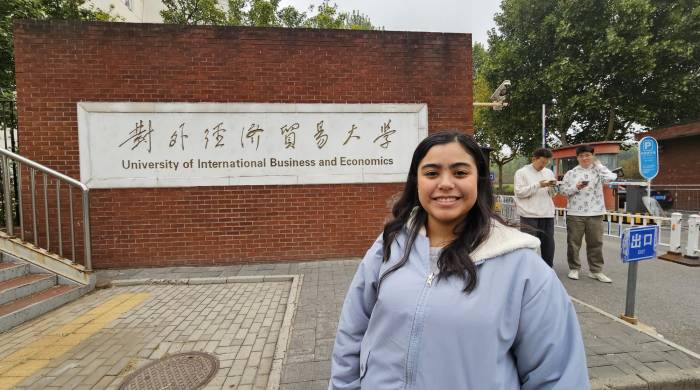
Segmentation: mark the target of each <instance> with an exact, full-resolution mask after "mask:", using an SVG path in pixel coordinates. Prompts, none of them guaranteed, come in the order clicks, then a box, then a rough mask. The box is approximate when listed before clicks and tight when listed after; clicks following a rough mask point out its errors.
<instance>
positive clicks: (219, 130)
mask: <svg viewBox="0 0 700 390" xmlns="http://www.w3.org/2000/svg"><path fill="white" fill-rule="evenodd" d="M143 123H144V122H143V120H139V121H138V122H137V123H136V127H135V128H134V129H131V130H129V132H128V134H127V135H128V137H127V138H126V139H125V140H124V141H123V142H121V143H120V144H119V147H120V148H121V147H123V146H125V145H127V146H131V149H132V150H133V149H135V148H136V147H138V146H139V145H141V144H142V143H146V145H147V150H148V153H151V143H152V136H153V133H154V132H155V133H156V137H157V136H158V134H157V132H156V131H155V129H154V128H152V125H151V121H150V120H149V121H148V129H144V124H143ZM390 125H391V119H389V120H388V121H386V122H385V123H384V124H383V125H382V126H381V128H380V129H379V132H380V134H379V136H378V137H377V138H375V139H374V141H373V143H374V144H376V145H378V146H379V147H381V148H383V149H388V148H389V146H390V145H391V140H390V139H389V136H391V135H393V134H396V133H397V130H395V129H391V128H390ZM323 126H324V124H323V121H320V122H318V123H317V124H316V132H315V133H314V136H313V138H314V140H315V142H316V146H317V147H318V148H319V149H323V147H324V146H326V143H327V142H328V134H326V131H325V130H324V128H323ZM299 127H300V126H299V123H294V124H292V125H284V126H282V127H281V128H280V129H281V133H282V135H283V136H284V138H283V145H284V148H285V149H289V148H291V149H294V148H295V145H296V131H297V130H299ZM356 130H358V128H357V125H355V124H353V125H352V128H351V129H350V130H349V131H348V132H347V137H345V140H344V141H343V142H342V144H341V145H342V146H345V145H347V144H348V141H350V139H358V140H359V139H360V136H358V135H354V133H355V131H356ZM264 131H265V130H263V129H262V128H261V127H260V125H259V124H255V123H253V124H251V125H250V126H249V127H248V130H247V131H246V130H245V127H243V129H242V130H241V148H245V145H246V142H244V135H245V139H246V140H249V141H250V143H251V144H252V145H255V150H258V149H259V147H260V139H261V136H262V134H263V132H264ZM225 133H226V129H225V128H224V127H223V122H219V123H218V124H216V125H215V126H213V127H212V128H211V130H209V128H208V127H207V128H205V129H204V138H203V147H204V149H208V148H209V144H210V136H211V137H213V139H212V140H211V141H212V144H213V147H215V148H219V147H223V146H224V142H223V141H224V134H225ZM186 138H189V136H188V135H187V134H186V133H185V123H184V122H183V123H181V124H180V125H179V126H178V129H177V130H175V131H173V133H172V134H171V135H170V137H169V142H168V147H170V148H172V147H173V146H175V145H176V144H177V143H178V139H179V140H180V146H181V148H182V150H185V139H186ZM130 142H131V143H130Z"/></svg>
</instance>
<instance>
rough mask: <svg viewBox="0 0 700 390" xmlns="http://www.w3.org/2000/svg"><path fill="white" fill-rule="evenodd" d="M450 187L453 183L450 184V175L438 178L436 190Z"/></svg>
mask: <svg viewBox="0 0 700 390" xmlns="http://www.w3.org/2000/svg"><path fill="white" fill-rule="evenodd" d="M452 187H454V183H452V179H451V178H450V175H442V176H441V177H440V182H439V183H438V188H440V189H449V188H452Z"/></svg>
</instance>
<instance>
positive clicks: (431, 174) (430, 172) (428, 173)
mask: <svg viewBox="0 0 700 390" xmlns="http://www.w3.org/2000/svg"><path fill="white" fill-rule="evenodd" d="M423 175H424V176H427V177H435V176H437V175H438V173H437V172H435V171H426V172H424V173H423Z"/></svg>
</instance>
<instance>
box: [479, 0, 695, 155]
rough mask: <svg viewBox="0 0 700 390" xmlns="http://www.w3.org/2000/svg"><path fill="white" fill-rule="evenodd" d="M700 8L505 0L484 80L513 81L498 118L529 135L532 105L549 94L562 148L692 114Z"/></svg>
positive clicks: (621, 0) (691, 1) (619, 0)
mask: <svg viewBox="0 0 700 390" xmlns="http://www.w3.org/2000/svg"><path fill="white" fill-rule="evenodd" d="M699 7H700V3H698V1H697V0H684V1H680V2H679V1H670V0H504V1H503V3H502V5H501V12H500V13H499V14H498V15H497V16H496V17H495V21H496V24H497V26H498V30H497V31H496V30H493V31H491V32H490V34H489V57H490V58H491V65H492V66H489V67H488V68H487V69H486V71H487V72H486V76H485V77H486V78H487V80H488V81H489V83H491V84H492V85H495V84H496V83H497V82H500V80H502V79H510V80H511V81H513V87H512V89H511V96H510V103H511V104H510V106H509V107H508V109H507V111H508V113H507V114H506V115H504V116H503V117H504V118H508V117H509V118H510V119H509V122H512V124H513V125H514V127H517V128H526V129H528V130H529V132H530V134H531V137H532V138H534V139H537V138H539V131H538V128H539V126H540V122H541V119H540V107H541V105H542V104H543V103H548V102H550V101H551V100H552V98H555V99H556V101H557V103H556V105H554V106H551V107H549V106H550V105H549V104H548V108H549V109H548V110H547V111H548V112H547V123H548V128H549V130H550V134H552V135H553V136H554V138H555V140H556V141H558V142H559V143H561V144H570V143H580V142H586V141H591V140H622V139H625V138H627V137H628V136H629V132H630V131H631V129H632V128H633V126H632V125H633V124H635V123H636V124H641V125H643V126H653V125H657V124H663V123H665V122H666V123H667V122H668V121H671V122H673V121H676V120H680V119H684V118H685V119H691V118H694V117H695V118H697V117H700V105H699V104H697V102H698V100H697V98H698V94H700V92H698V90H700V85H698V80H699V78H700V75H698V72H697V69H698V67H699V65H698V64H700V61H699V57H698V56H700V54H699V53H700V49H698V44H699V43H700V39H699V37H698V34H699V33H698V31H699V30H700V26H699V25H698V23H699V22H698V20H700V18H699V17H698V16H700V9H699ZM679 27H682V28H679ZM676 63H678V64H679V65H676ZM686 99H691V101H692V102H694V104H686V103H687V101H686ZM516 124H517V125H516Z"/></svg>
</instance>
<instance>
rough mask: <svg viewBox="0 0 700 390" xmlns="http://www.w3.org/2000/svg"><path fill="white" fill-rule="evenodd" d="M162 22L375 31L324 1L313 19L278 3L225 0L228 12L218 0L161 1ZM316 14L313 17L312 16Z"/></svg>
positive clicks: (362, 18)
mask: <svg viewBox="0 0 700 390" xmlns="http://www.w3.org/2000/svg"><path fill="white" fill-rule="evenodd" d="M163 4H164V5H165V9H163V10H162V11H161V12H160V14H161V16H162V17H163V22H165V23H174V24H191V25H198V24H209V25H230V26H259V27H310V28H336V29H364V30H374V29H375V27H374V26H373V25H372V22H371V21H370V19H369V17H367V16H366V15H364V14H362V13H360V12H359V11H352V12H343V11H340V10H339V9H338V6H337V5H335V4H333V5H331V4H330V2H329V1H328V0H324V1H323V2H322V3H321V4H320V5H319V6H317V7H316V6H311V7H309V12H310V13H312V16H308V15H307V13H306V12H301V11H299V10H297V9H296V8H294V7H293V6H287V7H284V8H281V9H280V8H279V7H280V0H228V4H227V6H228V8H227V9H224V8H222V7H221V3H220V2H219V1H217V0H164V1H163ZM314 12H315V13H314Z"/></svg>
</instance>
